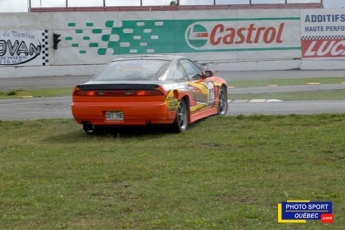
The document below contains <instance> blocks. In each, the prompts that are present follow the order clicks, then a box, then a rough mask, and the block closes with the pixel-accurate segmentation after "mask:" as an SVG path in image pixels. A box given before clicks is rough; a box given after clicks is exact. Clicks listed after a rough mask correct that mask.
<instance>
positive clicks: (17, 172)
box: [0, 114, 345, 230]
mask: <svg viewBox="0 0 345 230" xmlns="http://www.w3.org/2000/svg"><path fill="white" fill-rule="evenodd" d="M0 128H1V130H2V132H1V133H0V159H1V167H0V207H1V208H0V229H6V230H7V229H11V230H12V229H18V230H19V229H20V230H23V229H35V230H36V229H73V230H75V229H164V230H166V229H171V230H172V229H174V230H175V229H253V230H256V229H343V228H344V226H345V216H344V212H345V193H344V191H345V183H344V170H345V164H344V163H345V162H344V160H345V156H344V152H345V146H344V142H343V140H344V130H345V115H331V114H329V115H327V114H324V115H315V116H298V115H290V116H249V117H246V116H238V117H212V118H209V119H207V120H204V121H201V122H198V123H197V124H196V125H194V126H193V127H191V128H190V129H189V130H188V131H187V132H186V133H182V134H178V135H177V134H170V133H165V132H157V131H152V132H150V131H146V130H140V132H138V130H136V131H133V130H132V132H127V133H113V134H108V135H103V136H90V135H87V134H84V132H83V131H82V129H81V127H80V126H79V125H78V124H76V123H75V122H74V121H73V120H69V119H67V120H63V119H62V120H38V121H0ZM287 199H307V200H317V201H321V200H322V201H332V202H333V213H334V216H335V222H334V223H333V224H329V225H325V224H321V223H320V222H318V221H311V222H308V223H307V224H298V225H296V224H295V225H293V224H278V223H277V204H278V203H280V202H282V201H285V200H287Z"/></svg>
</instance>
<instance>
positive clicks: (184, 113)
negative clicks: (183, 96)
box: [172, 100, 188, 133]
mask: <svg viewBox="0 0 345 230" xmlns="http://www.w3.org/2000/svg"><path fill="white" fill-rule="evenodd" d="M187 128H188V107H187V103H186V101H185V100H181V101H180V103H179V105H178V108H177V111H176V117H175V120H174V123H173V124H172V131H173V132H174V133H181V132H184V131H186V130H187Z"/></svg>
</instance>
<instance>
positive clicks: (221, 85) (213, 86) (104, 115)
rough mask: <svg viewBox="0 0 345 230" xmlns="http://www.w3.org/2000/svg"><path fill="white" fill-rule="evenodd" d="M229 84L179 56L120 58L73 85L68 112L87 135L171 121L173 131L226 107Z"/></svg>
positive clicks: (223, 113) (225, 109)
mask: <svg viewBox="0 0 345 230" xmlns="http://www.w3.org/2000/svg"><path fill="white" fill-rule="evenodd" d="M227 89H228V86H227V82H226V81H225V80H224V79H222V78H220V77H216V76H214V72H213V71H211V70H202V69H201V68H200V67H199V65H197V63H196V62H194V61H192V60H190V59H188V58H186V57H182V56H170V55H146V56H131V57H122V58H118V59H115V60H113V61H112V62H111V63H109V64H107V65H106V66H105V67H104V68H102V69H101V70H100V71H99V72H98V73H97V74H96V75H95V76H94V77H93V78H92V79H91V80H90V81H88V82H86V83H83V84H80V85H77V86H75V88H74V90H73V95H72V105H71V109H72V114H73V117H74V119H75V120H76V121H77V122H78V123H79V124H82V125H83V129H84V131H85V132H86V133H89V134H90V133H96V132H97V131H98V130H100V129H101V128H106V127H111V126H126V125H127V126H133V125H139V126H144V125H163V124H164V125H169V126H170V127H171V130H172V131H173V132H175V133H180V132H184V131H186V130H187V128H188V125H189V124H191V123H193V122H195V121H197V120H200V119H203V118H206V117H209V116H213V115H225V114H226V113H227V111H228V91H227Z"/></svg>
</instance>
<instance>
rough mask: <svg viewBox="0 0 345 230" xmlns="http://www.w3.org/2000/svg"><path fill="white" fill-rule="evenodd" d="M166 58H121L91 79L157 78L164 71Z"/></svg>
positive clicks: (166, 62)
mask: <svg viewBox="0 0 345 230" xmlns="http://www.w3.org/2000/svg"><path fill="white" fill-rule="evenodd" d="M168 64H169V61H167V60H153V59H150V60H147V59H146V60H145V59H135V60H134V59H133V60H121V61H114V62H112V63H110V64H109V65H107V66H106V67H105V68H103V69H102V70H101V71H100V72H99V73H97V74H96V75H95V76H94V77H93V79H92V80H93V81H136V80H158V78H159V77H160V76H161V75H162V73H163V72H164V71H165V69H166V67H167V65H168Z"/></svg>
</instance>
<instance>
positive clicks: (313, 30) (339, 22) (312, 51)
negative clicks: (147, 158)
mask: <svg viewBox="0 0 345 230" xmlns="http://www.w3.org/2000/svg"><path fill="white" fill-rule="evenodd" d="M301 44H302V57H303V58H327V59H330V58H337V59H339V58H345V14H344V11H343V10H338V9H331V10H326V9H322V10H302V11H301Z"/></svg>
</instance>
